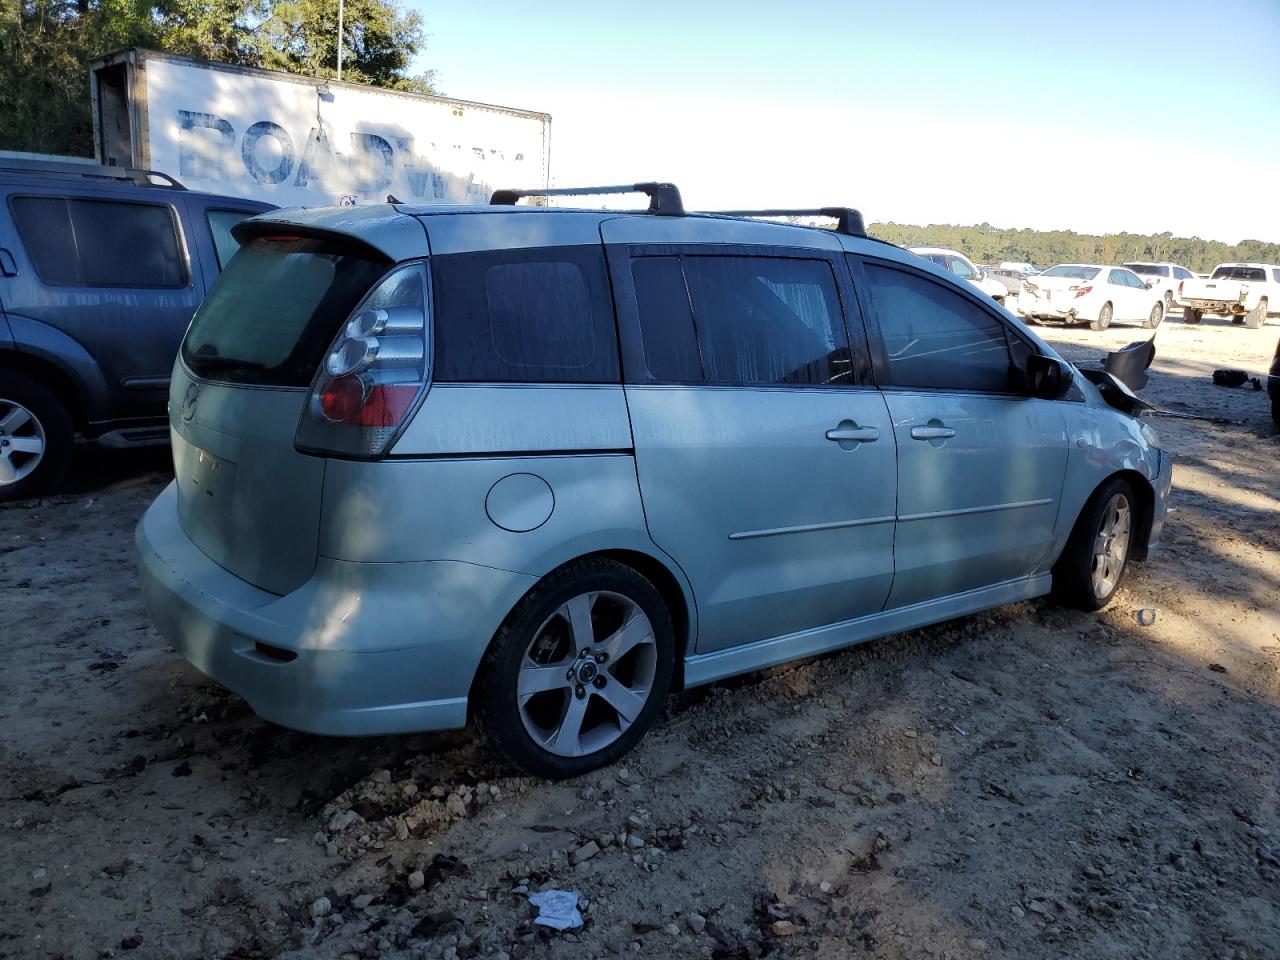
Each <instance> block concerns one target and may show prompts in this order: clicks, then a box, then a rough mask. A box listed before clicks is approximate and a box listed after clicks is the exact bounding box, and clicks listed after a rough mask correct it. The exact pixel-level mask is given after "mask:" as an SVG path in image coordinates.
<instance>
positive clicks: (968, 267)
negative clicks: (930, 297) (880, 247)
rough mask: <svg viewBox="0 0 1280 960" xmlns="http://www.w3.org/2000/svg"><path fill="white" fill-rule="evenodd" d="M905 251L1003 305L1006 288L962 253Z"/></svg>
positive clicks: (935, 249) (936, 249) (938, 249)
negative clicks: (929, 262)
mask: <svg viewBox="0 0 1280 960" xmlns="http://www.w3.org/2000/svg"><path fill="white" fill-rule="evenodd" d="M907 249H908V250H910V251H911V252H912V253H914V254H916V255H917V256H921V257H924V258H925V259H926V260H932V261H933V262H934V263H936V264H937V265H938V266H940V267H942V269H944V270H950V271H951V272H952V273H954V274H955V275H956V276H957V277H959V278H960V279H961V280H968V281H969V282H970V283H971V284H973V285H974V286H975V287H977V288H978V289H979V290H981V291H982V292H983V293H985V294H986V295H987V296H988V297H990V298H991V299H992V300H994V301H995V302H996V303H1004V298H1005V297H1006V296H1008V294H1009V288H1008V287H1006V286H1005V285H1004V284H1003V283H1001V282H1000V281H999V280H997V279H995V277H990V276H988V275H987V273H986V271H985V270H982V269H980V268H978V267H975V266H974V265H973V261H972V260H970V259H969V258H968V257H966V256H965V255H964V254H963V253H959V252H957V251H955V250H947V249H946V248H945V247H907Z"/></svg>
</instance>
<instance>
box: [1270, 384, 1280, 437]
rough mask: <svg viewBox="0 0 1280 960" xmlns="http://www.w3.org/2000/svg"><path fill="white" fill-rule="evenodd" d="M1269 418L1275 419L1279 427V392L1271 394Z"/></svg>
mask: <svg viewBox="0 0 1280 960" xmlns="http://www.w3.org/2000/svg"><path fill="white" fill-rule="evenodd" d="M1271 419H1272V420H1273V421H1275V425H1276V427H1277V428H1278V429H1280V393H1277V394H1273V395H1272V397H1271Z"/></svg>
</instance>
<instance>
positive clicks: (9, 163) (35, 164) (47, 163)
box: [0, 156, 187, 190]
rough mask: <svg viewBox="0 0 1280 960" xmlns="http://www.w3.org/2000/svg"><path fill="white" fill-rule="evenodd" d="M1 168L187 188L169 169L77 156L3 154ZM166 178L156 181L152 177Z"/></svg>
mask: <svg viewBox="0 0 1280 960" xmlns="http://www.w3.org/2000/svg"><path fill="white" fill-rule="evenodd" d="M0 170H22V171H24V172H28V173H50V174H53V175H55V176H61V177H90V178H93V179H98V180H120V181H124V182H128V183H133V184H135V185H137V186H139V187H164V188H166V189H169V190H185V189H187V188H186V187H184V186H183V185H182V184H180V183H179V182H178V181H177V180H175V179H174V178H173V177H171V176H169V175H168V174H167V173H160V172H159V171H158V170H138V169H135V168H133V167H105V166H102V165H101V164H97V163H79V162H77V161H75V160H70V159H68V160H27V159H23V158H20V157H6V156H0ZM153 177H154V178H158V179H159V180H161V181H163V182H161V183H156V182H155V180H153V179H152V178H153Z"/></svg>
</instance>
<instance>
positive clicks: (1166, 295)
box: [1164, 290, 1173, 317]
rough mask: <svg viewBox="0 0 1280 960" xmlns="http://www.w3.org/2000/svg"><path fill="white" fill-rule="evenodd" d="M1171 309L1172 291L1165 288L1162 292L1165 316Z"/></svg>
mask: <svg viewBox="0 0 1280 960" xmlns="http://www.w3.org/2000/svg"><path fill="white" fill-rule="evenodd" d="M1172 309H1173V291H1172V290H1166V291H1165V292H1164V315H1165V316H1166V317H1167V316H1168V315H1169V311H1171V310H1172Z"/></svg>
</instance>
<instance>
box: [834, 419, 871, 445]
mask: <svg viewBox="0 0 1280 960" xmlns="http://www.w3.org/2000/svg"><path fill="white" fill-rule="evenodd" d="M827 439H828V440H830V441H831V442H832V443H838V444H840V449H841V450H852V449H854V448H855V447H857V446H858V444H860V443H872V442H874V441H876V440H879V439H880V431H879V430H877V429H876V428H875V427H860V426H858V424H857V423H855V422H854V421H853V420H841V421H840V423H839V424H837V425H836V426H835V428H834V429H831V430H828V431H827Z"/></svg>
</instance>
